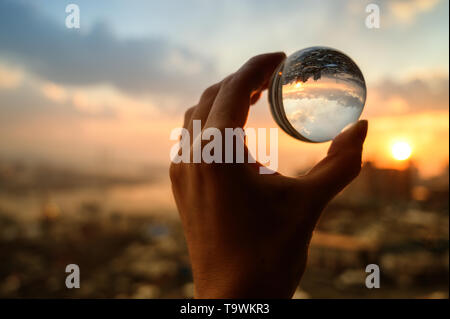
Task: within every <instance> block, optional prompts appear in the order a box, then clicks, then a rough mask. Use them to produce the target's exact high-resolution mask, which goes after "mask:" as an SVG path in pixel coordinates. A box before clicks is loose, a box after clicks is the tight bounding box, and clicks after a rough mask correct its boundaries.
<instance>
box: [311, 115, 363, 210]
mask: <svg viewBox="0 0 450 319" xmlns="http://www.w3.org/2000/svg"><path fill="white" fill-rule="evenodd" d="M367 128H368V122H367V121H366V120H360V121H358V122H356V123H355V124H353V126H351V127H350V128H348V129H347V130H345V131H344V132H342V133H341V134H339V135H338V136H337V137H336V138H335V139H334V140H333V143H332V144H331V146H330V148H329V150H328V154H327V156H326V157H325V158H324V159H323V160H322V161H320V162H319V163H318V164H317V165H316V166H315V167H314V168H313V169H312V170H311V171H310V172H309V173H308V174H307V176H306V177H307V179H308V180H309V181H310V182H311V183H312V186H313V188H315V189H316V193H317V194H320V195H319V197H320V199H321V200H325V201H328V200H331V199H332V198H333V197H334V196H335V195H336V194H338V193H339V192H340V191H341V190H343V189H344V187H345V186H347V185H348V184H349V183H350V182H351V181H352V180H353V179H354V178H355V177H356V176H358V174H359V172H360V170H361V155H362V149H363V144H364V140H365V139H366V135H367Z"/></svg>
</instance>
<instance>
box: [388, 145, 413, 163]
mask: <svg viewBox="0 0 450 319" xmlns="http://www.w3.org/2000/svg"><path fill="white" fill-rule="evenodd" d="M391 151H392V156H393V157H394V158H395V159H396V160H397V161H404V160H406V159H408V158H409V157H410V156H411V153H412V149H411V146H410V145H409V144H408V143H406V142H396V143H394V144H393V145H392V149H391Z"/></svg>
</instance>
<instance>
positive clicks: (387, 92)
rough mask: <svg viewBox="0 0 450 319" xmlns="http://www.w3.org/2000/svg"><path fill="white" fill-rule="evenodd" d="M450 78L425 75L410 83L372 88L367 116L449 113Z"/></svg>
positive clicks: (388, 84)
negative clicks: (447, 111) (436, 111)
mask: <svg viewBox="0 0 450 319" xmlns="http://www.w3.org/2000/svg"><path fill="white" fill-rule="evenodd" d="M448 85H449V83H448V77H447V76H424V77H421V78H413V79H410V80H408V81H395V80H393V79H387V80H384V81H382V82H379V83H378V84H377V85H375V86H372V87H370V88H369V91H368V100H367V106H366V110H365V111H364V114H365V115H400V114H406V113H418V112H423V111H434V110H448V107H449V104H448V99H449V93H448Z"/></svg>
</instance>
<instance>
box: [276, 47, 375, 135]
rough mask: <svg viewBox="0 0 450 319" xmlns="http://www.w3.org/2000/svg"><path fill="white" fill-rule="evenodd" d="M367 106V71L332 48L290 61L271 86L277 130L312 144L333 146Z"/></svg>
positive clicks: (301, 54)
mask: <svg viewBox="0 0 450 319" xmlns="http://www.w3.org/2000/svg"><path fill="white" fill-rule="evenodd" d="M365 101H366V83H365V81H364V77H363V75H362V73H361V70H360V69H359V68H358V66H357V65H356V64H355V62H353V61H352V60H351V59H350V58H349V57H348V56H347V55H345V54H344V53H342V52H339V51H337V50H335V49H332V48H327V47H311V48H306V49H303V50H300V51H297V52H295V53H294V54H292V55H290V56H289V57H287V59H286V60H285V61H283V62H282V63H281V64H280V66H279V67H278V69H277V70H276V71H275V74H274V76H273V77H272V80H271V83H270V86H269V102H270V109H271V112H272V116H273V117H274V119H275V121H276V122H277V124H278V125H279V126H280V127H281V128H282V129H283V130H284V131H285V132H286V133H288V134H289V135H291V136H293V137H295V138H297V139H300V140H302V141H306V142H312V143H318V142H325V141H329V140H332V139H333V138H335V137H336V136H337V135H338V134H339V133H340V132H341V131H342V130H343V129H344V128H345V127H346V126H348V125H349V124H351V123H353V122H356V121H357V120H358V119H359V116H360V115H361V113H362V110H363V108H364V103H365Z"/></svg>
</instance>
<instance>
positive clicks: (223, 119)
mask: <svg viewBox="0 0 450 319" xmlns="http://www.w3.org/2000/svg"><path fill="white" fill-rule="evenodd" d="M284 58H285V55H284V54H283V53H271V54H263V55H259V56H256V57H253V58H252V59H250V60H249V61H248V62H247V63H245V64H244V65H243V66H242V67H241V68H240V69H239V70H238V71H237V72H235V73H233V74H231V75H230V76H228V77H227V78H225V79H224V80H222V81H221V82H219V83H217V84H215V85H213V86H211V87H209V88H208V89H207V90H206V91H205V92H204V93H203V95H202V96H201V98H200V101H199V103H198V104H197V105H196V106H194V107H192V108H190V109H189V110H188V111H187V112H186V114H185V121H184V127H185V128H186V129H188V130H189V131H190V133H191V135H192V123H193V120H201V124H202V129H205V128H208V127H216V128H219V129H220V130H221V131H223V130H224V129H225V128H227V127H229V128H236V127H243V126H244V125H245V122H246V119H247V116H248V111H249V107H250V105H251V104H253V103H255V102H256V101H257V99H258V98H259V96H260V94H261V91H263V90H264V89H266V88H267V85H268V82H269V80H270V77H271V75H272V73H273V72H274V70H275V69H276V67H277V66H278V65H279V64H280V63H281V61H282V60H283V59H284ZM366 133H367V121H359V122H357V123H356V124H354V125H353V126H352V127H350V128H349V129H347V130H345V131H344V132H342V133H341V134H340V135H339V136H337V137H336V138H335V139H334V140H333V142H332V144H331V146H330V148H329V151H328V155H327V156H326V157H325V158H324V159H323V160H322V161H321V162H320V163H318V164H317V165H316V166H315V167H314V168H313V169H312V170H311V171H310V172H309V173H308V174H307V175H305V176H302V177H300V178H291V177H286V176H282V175H281V174H278V173H275V174H272V175H264V174H259V167H260V165H261V164H259V163H256V164H255V163H211V164H206V163H179V164H174V163H172V164H171V167H170V177H171V180H172V190H173V194H174V197H175V201H176V203H177V207H178V210H179V213H180V217H181V221H182V224H183V228H184V232H185V236H186V241H187V245H188V249H189V255H190V260H191V264H192V271H193V277H194V287H195V288H194V290H195V291H194V295H195V297H196V298H290V297H292V295H293V294H294V292H295V289H296V287H297V285H298V283H299V281H300V279H301V277H302V275H303V273H304V270H305V265H306V258H307V253H308V245H309V242H310V239H311V236H312V232H313V230H314V227H315V225H316V223H317V220H318V218H319V216H320V214H321V212H322V210H323V208H324V207H325V206H326V204H327V203H328V202H329V201H330V200H331V199H332V198H333V197H334V196H335V195H336V194H337V193H338V192H340V191H341V190H342V189H343V188H344V187H345V186H346V185H347V184H349V183H350V182H351V181H352V180H353V179H354V178H355V177H356V176H357V175H358V174H359V171H360V169H361V153H362V146H363V143H364V140H365V137H366ZM191 147H192V144H191ZM245 152H248V150H247V149H245Z"/></svg>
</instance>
